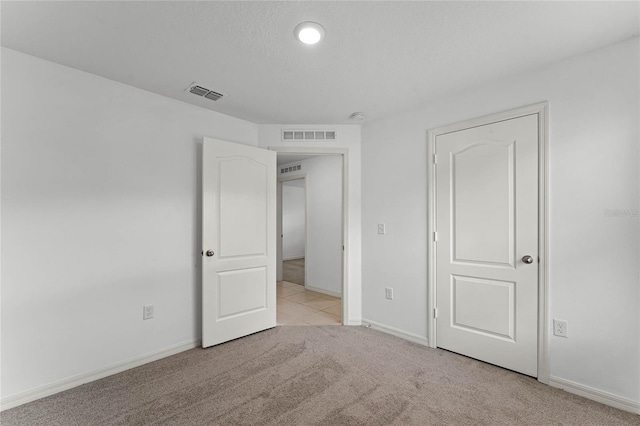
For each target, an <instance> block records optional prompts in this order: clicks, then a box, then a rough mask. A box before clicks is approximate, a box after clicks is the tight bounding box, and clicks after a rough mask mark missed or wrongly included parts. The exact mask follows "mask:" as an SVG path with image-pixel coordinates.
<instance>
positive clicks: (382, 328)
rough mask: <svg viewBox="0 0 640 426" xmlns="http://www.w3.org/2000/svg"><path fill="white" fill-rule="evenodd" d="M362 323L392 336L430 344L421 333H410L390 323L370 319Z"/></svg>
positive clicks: (426, 344)
mask: <svg viewBox="0 0 640 426" xmlns="http://www.w3.org/2000/svg"><path fill="white" fill-rule="evenodd" d="M362 325H363V326H365V327H371V328H373V329H374V330H378V331H382V332H383V333H387V334H391V335H392V336H396V337H399V338H401V339H404V340H408V341H410V342H413V343H417V344H419V345H423V346H429V340H427V339H426V338H425V337H424V336H420V335H419V334H414V333H410V332H408V331H404V330H400V329H399V328H395V327H390V326H388V325H384V324H380V323H379V322H375V321H371V320H368V319H364V318H363V319H362Z"/></svg>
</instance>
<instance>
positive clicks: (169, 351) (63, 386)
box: [0, 340, 200, 411]
mask: <svg viewBox="0 0 640 426" xmlns="http://www.w3.org/2000/svg"><path fill="white" fill-rule="evenodd" d="M198 346H200V340H192V341H189V342H184V343H180V344H177V345H174V346H170V347H168V348H165V349H162V350H160V351H157V352H153V353H147V354H144V355H140V356H137V357H133V358H130V359H128V360H126V361H123V362H118V363H116V364H111V365H109V366H106V367H103V368H99V369H97V370H93V371H89V372H87V373H81V374H76V375H75V376H71V377H67V378H65V379H61V380H57V381H55V382H53V383H49V384H48V385H44V386H40V387H37V388H35V389H31V390H28V391H26V392H21V393H18V394H15V395H11V396H8V397H6V398H2V399H1V400H0V411H3V410H8V409H9V408H13V407H17V406H19V405H22V404H26V403H27V402H31V401H35V400H36V399H40V398H44V397H46V396H50V395H53V394H56V393H58V392H62V391H65V390H68V389H71V388H75V387H76V386H80V385H83V384H85V383H89V382H93V381H94V380H98V379H102V378H104V377H107V376H111V375H113V374H117V373H121V372H123V371H125V370H129V369H131V368H134V367H139V366H141V365H143V364H147V363H149V362H153V361H157V360H159V359H162V358H165V357H168V356H171V355H175V354H177V353H180V352H184V351H186V350H189V349H193V348H195V347H198Z"/></svg>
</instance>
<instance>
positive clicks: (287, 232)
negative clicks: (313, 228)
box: [282, 179, 307, 260]
mask: <svg viewBox="0 0 640 426" xmlns="http://www.w3.org/2000/svg"><path fill="white" fill-rule="evenodd" d="M305 186H306V184H305V180H304V179H296V180H291V181H288V182H283V183H282V235H283V236H282V257H283V259H284V260H289V259H300V258H302V257H304V256H305V253H304V248H305V241H306V237H305V234H306V232H307V225H306V215H307V213H306V208H305V206H306V194H305V193H306V191H305Z"/></svg>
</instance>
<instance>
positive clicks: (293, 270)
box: [282, 258, 305, 285]
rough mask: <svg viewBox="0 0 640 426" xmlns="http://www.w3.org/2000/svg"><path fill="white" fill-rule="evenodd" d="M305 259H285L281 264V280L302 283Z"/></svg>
mask: <svg viewBox="0 0 640 426" xmlns="http://www.w3.org/2000/svg"><path fill="white" fill-rule="evenodd" d="M304 261H305V259H304V258H302V259H292V260H285V261H284V262H283V265H282V280H283V281H288V282H290V283H295V284H300V285H304V264H305V262H304Z"/></svg>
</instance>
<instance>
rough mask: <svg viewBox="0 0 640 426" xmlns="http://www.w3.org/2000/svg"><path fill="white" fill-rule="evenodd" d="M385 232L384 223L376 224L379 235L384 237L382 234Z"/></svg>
mask: <svg viewBox="0 0 640 426" xmlns="http://www.w3.org/2000/svg"><path fill="white" fill-rule="evenodd" d="M385 232H386V229H385V226H384V223H379V224H378V234H380V235H384V233H385Z"/></svg>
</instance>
